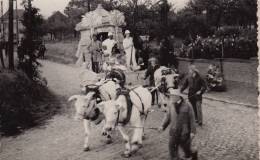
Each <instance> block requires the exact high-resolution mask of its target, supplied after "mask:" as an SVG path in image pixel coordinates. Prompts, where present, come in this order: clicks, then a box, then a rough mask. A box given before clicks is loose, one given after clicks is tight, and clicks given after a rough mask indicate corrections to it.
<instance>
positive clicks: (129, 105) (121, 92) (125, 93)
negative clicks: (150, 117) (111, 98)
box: [115, 88, 147, 126]
mask: <svg viewBox="0 0 260 160" xmlns="http://www.w3.org/2000/svg"><path fill="white" fill-rule="evenodd" d="M134 89H135V88H133V89H131V90H130V89H127V88H121V89H120V90H119V91H118V95H117V96H120V95H123V96H125V98H126V102H127V114H126V118H125V119H124V120H123V121H121V122H120V121H119V118H120V110H118V111H117V119H116V123H115V126H117V125H118V123H121V124H122V125H123V126H125V125H126V124H127V123H128V122H129V121H130V119H131V115H132V110H133V103H132V101H131V98H130V94H129V93H130V91H133V93H135V94H136V95H137V97H138V98H139V99H140V102H141V103H142V112H140V114H141V115H145V113H144V104H143V102H142V99H141V97H140V95H139V94H138V93H137V92H136V91H134ZM146 117H147V116H146Z"/></svg>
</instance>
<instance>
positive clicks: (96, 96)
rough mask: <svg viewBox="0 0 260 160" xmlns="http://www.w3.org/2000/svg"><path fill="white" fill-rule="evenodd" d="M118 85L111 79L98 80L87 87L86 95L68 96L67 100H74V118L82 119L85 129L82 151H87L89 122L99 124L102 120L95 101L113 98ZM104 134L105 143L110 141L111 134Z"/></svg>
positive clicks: (102, 117)
mask: <svg viewBox="0 0 260 160" xmlns="http://www.w3.org/2000/svg"><path fill="white" fill-rule="evenodd" d="M117 87H118V85H117V84H116V83H115V82H114V81H112V80H105V81H103V82H99V83H97V84H96V85H91V86H88V87H87V90H89V91H88V93H87V95H73V96H71V97H70V98H69V101H74V100H75V103H74V106H75V109H76V114H75V119H79V120H82V121H83V125H84V131H85V141H84V151H89V150H90V147H89V136H90V132H91V122H93V123H94V124H96V125H97V124H99V123H100V122H101V121H102V120H104V116H103V114H102V112H100V110H99V109H98V108H97V107H96V104H97V101H98V100H102V101H107V100H114V99H115V98H116V89H117ZM103 131H104V129H103ZM103 135H104V136H107V143H110V142H111V135H109V134H106V132H103Z"/></svg>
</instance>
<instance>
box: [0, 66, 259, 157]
mask: <svg viewBox="0 0 260 160" xmlns="http://www.w3.org/2000/svg"><path fill="white" fill-rule="evenodd" d="M43 65H44V68H43V74H44V76H46V78H47V79H48V81H49V87H50V89H51V90H52V91H54V92H55V93H56V94H57V95H61V96H66V97H68V96H69V95H72V94H74V93H77V92H78V87H79V86H78V84H79V83H78V82H79V81H78V79H77V69H76V68H73V67H69V66H65V65H60V64H56V63H52V62H48V61H46V62H43ZM64 107H67V108H68V112H66V113H63V114H61V115H56V116H55V117H53V118H52V119H50V120H49V122H48V123H47V124H46V125H45V126H41V127H38V128H34V129H31V130H28V131H26V132H25V133H24V134H22V135H19V136H17V137H9V138H3V139H2V148H1V150H0V159H1V160H101V159H106V160H121V159H122V158H121V157H120V154H121V153H122V152H123V149H124V145H123V141H122V138H121V137H120V135H119V134H118V133H117V132H116V133H115V135H114V137H115V138H116V140H115V141H114V143H113V144H110V145H104V143H103V142H101V140H102V137H101V134H100V133H101V132H100V130H101V126H94V129H93V134H92V135H91V136H92V138H91V149H92V150H91V151H90V152H83V151H82V145H83V128H82V125H81V123H80V122H75V121H73V118H72V116H73V111H74V110H73V108H72V106H70V105H67V102H64ZM203 112H204V121H205V125H204V126H203V128H200V127H198V134H197V137H196V139H195V141H194V143H195V144H196V145H197V147H198V148H199V159H200V160H256V159H258V154H257V153H258V146H257V130H256V127H257V110H256V109H253V108H247V107H241V106H236V105H231V104H225V103H221V102H216V101H209V100H205V101H204V105H203ZM162 117H163V115H162V113H161V112H153V113H151V115H150V116H149V117H148V120H147V126H148V127H149V126H150V127H156V126H158V125H159V124H160V121H161V119H162ZM146 133H147V139H146V140H145V141H144V147H143V148H142V149H141V150H140V151H139V152H137V153H136V155H134V156H133V157H132V158H130V159H131V160H150V159H151V160H158V159H162V160H167V159H168V148H167V143H168V131H165V132H164V133H161V134H159V133H158V132H157V131H154V130H149V131H148V130H147V131H146ZM117 137H119V138H117Z"/></svg>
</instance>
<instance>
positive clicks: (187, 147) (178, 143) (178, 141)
mask: <svg viewBox="0 0 260 160" xmlns="http://www.w3.org/2000/svg"><path fill="white" fill-rule="evenodd" d="M179 147H181V148H182V150H183V152H184V154H185V157H186V158H189V157H191V156H192V150H191V138H190V135H186V136H183V137H179V138H178V137H176V136H175V135H170V141H169V152H170V160H180V157H179V155H178V151H179V150H178V148H179Z"/></svg>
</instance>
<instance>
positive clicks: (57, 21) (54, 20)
mask: <svg viewBox="0 0 260 160" xmlns="http://www.w3.org/2000/svg"><path fill="white" fill-rule="evenodd" d="M46 28H47V29H48V32H49V33H50V34H51V37H53V38H54V39H55V38H58V37H57V36H58V33H60V36H59V38H60V39H63V36H64V33H65V32H70V31H72V30H73V29H72V28H71V24H70V22H69V19H68V17H66V16H65V15H63V14H62V13H61V12H60V11H57V12H54V13H53V14H52V15H51V16H50V17H49V18H48V19H47V21H46Z"/></svg>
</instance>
